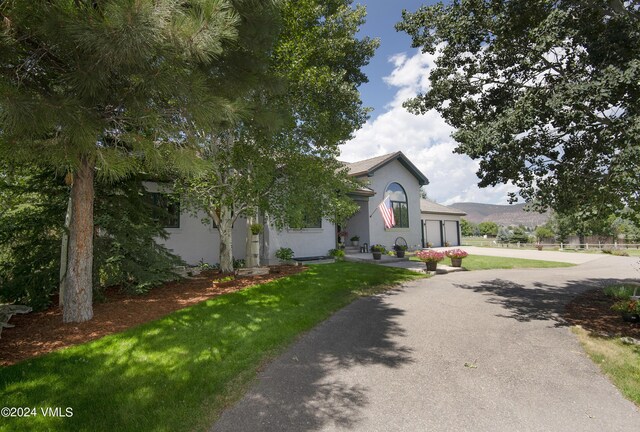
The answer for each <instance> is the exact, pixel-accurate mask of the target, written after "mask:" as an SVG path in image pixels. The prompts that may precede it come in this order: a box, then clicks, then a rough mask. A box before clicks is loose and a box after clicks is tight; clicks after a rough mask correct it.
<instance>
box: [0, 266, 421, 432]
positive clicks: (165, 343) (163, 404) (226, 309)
mask: <svg viewBox="0 0 640 432" xmlns="http://www.w3.org/2000/svg"><path fill="white" fill-rule="evenodd" d="M418 277H420V276H419V275H417V274H416V273H414V272H410V271H407V270H404V269H397V268H390V267H383V266H378V265H372V264H359V263H346V262H341V263H335V264H326V265H316V266H310V269H309V270H307V271H306V272H304V273H301V274H298V275H295V276H290V277H286V278H282V279H279V280H276V281H273V282H270V283H267V284H263V285H257V286H255V287H252V288H248V289H246V290H243V291H238V292H235V293H232V294H228V295H224V296H220V297H216V298H214V299H211V300H208V301H205V302H203V303H200V304H198V305H195V306H192V307H189V308H186V309H182V310H180V311H177V312H174V313H172V314H170V315H168V316H166V317H164V318H162V319H160V320H157V321H153V322H149V323H146V324H144V325H141V326H139V327H135V328H132V329H130V330H128V331H126V332H123V333H118V334H113V335H110V336H107V337H104V338H101V339H98V340H96V341H92V342H89V343H86V344H83V345H78V346H75V347H71V348H69V349H65V350H61V351H57V352H54V353H51V354H48V355H45V356H42V357H39V358H36V359H32V360H29V361H25V362H22V363H19V364H17V365H14V366H9V367H5V368H2V369H0V399H1V400H2V403H3V406H9V407H11V406H13V407H35V408H36V409H37V410H38V411H39V410H40V409H41V408H46V407H62V411H63V412H64V411H65V408H67V407H70V408H72V410H73V417H68V418H59V417H45V416H43V415H42V414H40V415H38V416H36V417H30V418H5V419H3V420H2V422H0V430H2V431H18V430H56V431H119V432H120V431H122V432H124V431H137V432H139V431H175V430H207V429H208V428H209V427H210V426H211V424H212V423H213V422H214V420H215V418H216V417H217V416H218V415H219V413H220V412H221V411H222V409H223V408H224V407H225V406H227V405H228V404H230V403H231V402H233V401H235V400H237V399H238V398H240V397H241V396H242V395H243V394H244V392H245V391H246V389H247V388H248V386H249V384H250V383H251V381H252V379H253V378H254V377H255V376H256V373H257V370H258V369H259V368H260V367H261V365H263V364H264V363H265V362H266V361H268V360H269V359H270V358H272V357H273V356H275V355H277V354H278V353H279V352H281V351H282V350H283V349H284V348H285V347H286V346H287V345H288V344H290V343H291V342H292V341H294V340H295V338H296V337H297V336H298V335H299V334H300V333H301V332H304V331H306V330H309V329H311V328H312V327H314V326H315V325H317V324H318V323H319V322H321V321H323V320H324V319H326V318H327V317H329V316H330V315H331V314H332V313H333V312H335V311H336V310H338V309H340V308H342V307H344V306H345V305H347V304H348V303H350V302H351V301H353V300H354V299H355V298H356V297H358V296H361V295H366V294H371V293H374V292H378V291H381V290H383V289H384V288H385V287H388V286H389V285H394V284H398V283H400V282H403V281H406V280H410V279H415V278H418Z"/></svg>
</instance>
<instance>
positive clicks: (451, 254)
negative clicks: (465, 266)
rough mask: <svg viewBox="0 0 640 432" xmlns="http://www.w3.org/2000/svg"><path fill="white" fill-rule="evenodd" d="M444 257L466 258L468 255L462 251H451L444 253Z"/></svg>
mask: <svg viewBox="0 0 640 432" xmlns="http://www.w3.org/2000/svg"><path fill="white" fill-rule="evenodd" d="M445 255H446V256H448V257H449V258H460V259H462V258H466V257H467V256H468V255H469V254H468V253H466V252H465V251H463V250H462V249H451V250H448V251H446V252H445Z"/></svg>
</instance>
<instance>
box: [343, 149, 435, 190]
mask: <svg viewBox="0 0 640 432" xmlns="http://www.w3.org/2000/svg"><path fill="white" fill-rule="evenodd" d="M396 159H398V161H399V162H400V163H401V164H402V165H404V167H405V168H406V169H407V170H409V172H411V174H413V175H414V176H415V177H416V178H417V179H418V182H419V183H420V185H426V184H429V180H428V179H427V177H426V176H425V175H424V174H422V172H421V171H420V170H419V169H418V168H416V166H415V165H414V164H413V163H411V161H410V160H409V159H408V158H407V157H406V156H405V155H404V153H402V152H401V151H398V152H395V153H389V154H386V155H382V156H376V157H374V158H370V159H365V160H361V161H358V162H352V163H348V162H346V163H345V166H346V167H347V168H348V169H349V175H352V176H354V177H360V176H364V175H367V174H371V173H373V172H374V171H375V170H377V169H378V168H381V167H383V166H385V165H386V164H388V163H389V162H391V161H393V160H396Z"/></svg>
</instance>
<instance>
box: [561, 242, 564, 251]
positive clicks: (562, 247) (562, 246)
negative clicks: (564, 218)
mask: <svg viewBox="0 0 640 432" xmlns="http://www.w3.org/2000/svg"><path fill="white" fill-rule="evenodd" d="M560 250H564V243H562V242H561V243H560Z"/></svg>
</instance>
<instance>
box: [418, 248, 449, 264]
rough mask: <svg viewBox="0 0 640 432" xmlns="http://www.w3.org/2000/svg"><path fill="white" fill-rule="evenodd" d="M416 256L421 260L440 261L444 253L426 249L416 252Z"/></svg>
mask: <svg viewBox="0 0 640 432" xmlns="http://www.w3.org/2000/svg"><path fill="white" fill-rule="evenodd" d="M416 257H417V258H418V259H419V260H420V261H422V262H440V261H442V260H443V259H444V253H442V252H438V251H434V250H431V249H427V250H421V251H419V252H418V253H416Z"/></svg>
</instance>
